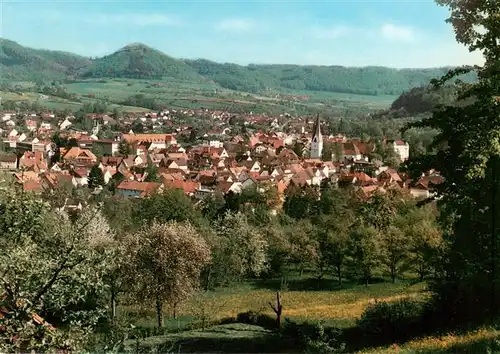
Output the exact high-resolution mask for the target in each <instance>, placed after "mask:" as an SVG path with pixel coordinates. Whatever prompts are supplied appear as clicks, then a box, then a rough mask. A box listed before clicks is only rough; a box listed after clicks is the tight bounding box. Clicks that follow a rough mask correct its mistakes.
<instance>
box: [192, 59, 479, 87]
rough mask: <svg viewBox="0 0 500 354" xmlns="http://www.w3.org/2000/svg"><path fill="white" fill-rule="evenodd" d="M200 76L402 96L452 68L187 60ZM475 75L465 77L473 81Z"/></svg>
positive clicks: (225, 82)
mask: <svg viewBox="0 0 500 354" xmlns="http://www.w3.org/2000/svg"><path fill="white" fill-rule="evenodd" d="M186 63H187V64H189V65H191V66H192V67H193V68H195V69H196V70H197V72H198V73H199V74H200V75H203V76H205V77H206V78H209V79H211V80H213V81H215V82H216V83H218V84H219V85H221V86H222V87H225V88H229V89H232V90H239V91H248V92H258V91H260V90H265V89H286V90H295V91H297V90H307V91H326V92H341V93H353V94H361V95H399V94H401V93H402V92H404V91H406V90H409V89H410V88H412V87H415V86H421V85H426V84H428V83H429V81H430V80H431V79H433V78H437V77H441V76H442V75H444V74H445V73H446V72H447V71H448V70H449V68H436V69H391V68H386V67H376V66H371V67H363V68H348V67H343V66H313V65H307V66H301V65H279V64H276V65H254V64H250V65H248V66H240V65H236V64H228V63H226V64H220V63H215V62H211V61H208V60H204V59H198V60H186ZM472 78H473V76H472V75H468V76H466V77H464V78H463V79H464V80H471V79H472Z"/></svg>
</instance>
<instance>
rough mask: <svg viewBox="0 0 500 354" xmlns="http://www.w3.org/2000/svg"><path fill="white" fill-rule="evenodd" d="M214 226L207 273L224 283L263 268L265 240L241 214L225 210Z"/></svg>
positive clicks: (265, 248)
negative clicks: (211, 257)
mask: <svg viewBox="0 0 500 354" xmlns="http://www.w3.org/2000/svg"><path fill="white" fill-rule="evenodd" d="M215 229H216V232H217V239H216V241H215V242H213V250H212V253H213V262H212V264H211V265H210V269H209V271H208V273H207V276H209V277H211V278H212V279H213V280H214V281H215V282H217V283H222V284H224V283H229V282H232V281H240V280H242V279H243V278H244V277H247V276H258V275H260V274H261V273H263V272H265V271H266V270H267V267H268V262H267V261H268V259H267V248H268V243H267V241H266V240H265V238H264V235H263V234H262V233H261V232H260V230H259V229H258V228H256V227H254V226H252V225H250V224H249V223H248V219H247V217H246V216H245V215H244V214H242V213H240V212H238V213H231V212H226V214H225V215H224V218H223V219H220V220H219V221H218V223H217V225H216V228H215Z"/></svg>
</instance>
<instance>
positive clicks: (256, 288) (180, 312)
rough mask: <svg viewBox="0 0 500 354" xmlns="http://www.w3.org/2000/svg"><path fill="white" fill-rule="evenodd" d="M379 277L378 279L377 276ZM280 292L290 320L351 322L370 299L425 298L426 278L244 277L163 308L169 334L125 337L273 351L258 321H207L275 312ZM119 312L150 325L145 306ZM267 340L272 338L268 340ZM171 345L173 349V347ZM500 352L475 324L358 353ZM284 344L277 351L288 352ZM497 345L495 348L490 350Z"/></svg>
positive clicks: (191, 347) (187, 347)
mask: <svg viewBox="0 0 500 354" xmlns="http://www.w3.org/2000/svg"><path fill="white" fill-rule="evenodd" d="M380 280H382V279H380ZM277 290H279V291H280V293H281V299H282V304H283V318H288V319H290V320H292V321H294V322H298V323H301V322H305V321H307V322H321V323H323V324H324V325H325V326H335V327H341V328H346V327H352V326H354V325H355V323H356V320H357V319H358V318H359V317H360V316H361V314H362V313H363V311H364V310H365V309H366V307H367V306H368V305H369V304H370V303H372V302H373V301H375V300H376V301H378V302H381V301H387V302H390V301H396V300H399V299H402V298H413V299H425V298H426V297H427V296H428V292H427V290H426V283H419V282H415V281H411V280H405V281H399V282H396V283H395V284H393V283H390V282H383V281H380V282H378V283H375V284H371V285H369V286H368V287H365V286H364V285H357V284H350V283H346V284H345V285H343V286H342V287H340V286H338V285H337V283H336V281H335V280H334V279H322V280H317V279H315V278H307V277H298V276H297V277H295V278H291V279H289V280H288V282H283V281H282V280H281V279H272V280H259V281H254V282H245V283H242V284H239V285H236V286H233V287H230V288H224V289H219V290H216V291H211V292H204V293H201V294H199V295H197V296H196V297H194V298H192V299H191V300H190V301H188V302H187V303H185V304H183V305H182V306H180V307H179V308H178V309H177V310H176V311H177V315H176V318H175V319H174V318H173V317H172V311H171V309H165V312H164V315H165V317H166V318H165V326H166V327H167V331H168V332H169V333H167V334H164V335H157V336H151V337H148V338H146V339H141V340H129V341H128V342H127V345H128V346H129V348H133V347H134V346H136V345H137V346H138V347H148V348H149V347H150V346H154V345H158V344H165V343H171V344H172V346H173V348H174V347H175V348H177V349H178V347H177V346H179V345H180V346H181V347H182V348H183V349H182V350H183V351H186V352H193V351H200V350H202V351H204V352H218V353H221V352H233V353H236V352H265V350H266V348H267V350H272V351H273V352H275V351H276V343H275V340H276V338H274V334H273V333H272V332H271V331H269V330H266V329H264V328H262V327H259V326H253V325H248V324H241V323H231V324H223V325H216V326H211V325H210V323H217V322H218V321H220V320H222V319H225V318H230V317H232V318H234V317H236V315H237V314H239V313H242V312H246V311H255V312H260V313H263V314H268V315H270V316H275V315H274V313H273V311H272V310H271V308H270V306H269V302H271V303H274V301H275V297H276V291H277ZM120 312H121V313H122V315H126V316H129V317H130V318H133V321H134V322H135V323H136V324H137V325H139V326H144V327H151V328H152V327H154V326H155V313H154V309H153V307H152V306H151V307H150V308H136V307H134V306H124V307H122V308H121V311H120ZM201 321H204V322H206V323H207V326H206V327H205V328H204V329H199V328H198V329H193V330H190V329H189V328H190V326H191V325H193V324H198V326H197V327H199V324H200V322H201ZM271 342H272V343H271ZM177 349H176V350H177ZM492 349H493V352H499V351H500V332H499V331H497V330H495V329H493V328H480V329H474V330H471V331H469V332H464V333H448V334H443V335H440V336H434V337H424V338H417V339H413V340H411V341H409V342H407V343H399V344H393V345H390V346H385V347H377V348H366V349H363V350H361V351H357V352H356V353H358V354H389V353H404V354H413V353H415V354H417V353H418V354H421V353H442V354H445V353H447V354H452V353H490V352H491V350H492ZM290 350H292V349H291V348H290V347H286V346H285V347H283V351H282V352H290ZM495 350H497V351H495Z"/></svg>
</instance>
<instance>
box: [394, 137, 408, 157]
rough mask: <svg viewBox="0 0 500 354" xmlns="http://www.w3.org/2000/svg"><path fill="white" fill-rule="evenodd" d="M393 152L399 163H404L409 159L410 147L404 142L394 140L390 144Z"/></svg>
mask: <svg viewBox="0 0 500 354" xmlns="http://www.w3.org/2000/svg"><path fill="white" fill-rule="evenodd" d="M392 147H393V148H394V151H396V153H397V154H398V155H399V158H400V159H401V161H403V162H404V161H406V160H408V159H409V157H410V145H409V144H408V143H407V142H406V141H404V140H396V141H394V142H393V143H392Z"/></svg>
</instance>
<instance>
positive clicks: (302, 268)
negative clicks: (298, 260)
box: [299, 265, 304, 276]
mask: <svg viewBox="0 0 500 354" xmlns="http://www.w3.org/2000/svg"><path fill="white" fill-rule="evenodd" d="M302 274H304V267H303V266H302V265H301V266H300V273H299V276H302Z"/></svg>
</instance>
